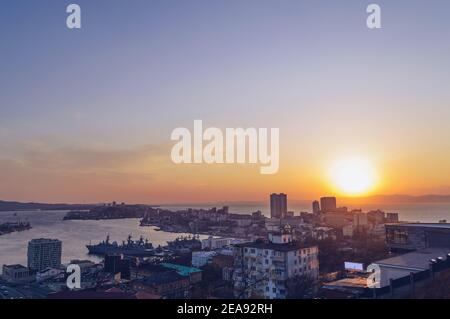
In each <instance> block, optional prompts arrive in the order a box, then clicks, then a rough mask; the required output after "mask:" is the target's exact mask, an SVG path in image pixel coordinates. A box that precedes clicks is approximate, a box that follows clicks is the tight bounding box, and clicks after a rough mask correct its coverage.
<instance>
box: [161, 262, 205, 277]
mask: <svg viewBox="0 0 450 319" xmlns="http://www.w3.org/2000/svg"><path fill="white" fill-rule="evenodd" d="M161 266H164V267H166V268H169V269H173V270H175V271H176V272H177V273H178V274H179V275H181V276H189V275H190V274H192V273H196V272H201V270H200V269H198V268H195V267H188V266H183V265H177V264H169V263H163V264H161Z"/></svg>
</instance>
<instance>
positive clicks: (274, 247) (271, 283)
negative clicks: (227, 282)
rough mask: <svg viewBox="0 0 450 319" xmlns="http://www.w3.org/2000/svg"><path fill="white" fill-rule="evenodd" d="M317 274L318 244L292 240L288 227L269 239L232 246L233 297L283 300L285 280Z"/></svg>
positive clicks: (285, 288)
mask: <svg viewBox="0 0 450 319" xmlns="http://www.w3.org/2000/svg"><path fill="white" fill-rule="evenodd" d="M318 275H319V261H318V247H317V246H314V245H304V244H301V243H299V242H295V241H293V240H292V234H291V233H290V231H289V229H288V228H285V230H284V231H283V232H281V233H273V234H270V236H269V241H256V242H252V243H244V244H238V245H235V248H234V274H233V281H234V294H235V297H237V298H249V297H258V298H265V299H285V298H287V297H288V282H289V281H290V279H293V278H295V277H304V278H308V279H310V280H311V281H312V282H315V281H317V279H318Z"/></svg>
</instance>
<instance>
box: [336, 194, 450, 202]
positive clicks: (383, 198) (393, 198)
mask: <svg viewBox="0 0 450 319" xmlns="http://www.w3.org/2000/svg"><path fill="white" fill-rule="evenodd" d="M339 200H341V201H344V202H350V203H352V202H365V203H384V204H389V203H396V204H400V203H405V204H406V203H411V204H413V203H450V195H433V194H430V195H420V196H412V195H401V194H396V195H374V196H368V197H359V198H351V197H348V198H340V199H339Z"/></svg>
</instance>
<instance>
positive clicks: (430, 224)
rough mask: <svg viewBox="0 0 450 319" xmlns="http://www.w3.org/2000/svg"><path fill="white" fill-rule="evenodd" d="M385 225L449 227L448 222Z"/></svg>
mask: <svg viewBox="0 0 450 319" xmlns="http://www.w3.org/2000/svg"><path fill="white" fill-rule="evenodd" d="M386 226H394V227H397V226H400V227H427V228H444V229H450V224H449V223H403V224H387V225H386Z"/></svg>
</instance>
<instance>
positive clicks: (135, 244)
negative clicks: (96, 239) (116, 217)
mask: <svg viewBox="0 0 450 319" xmlns="http://www.w3.org/2000/svg"><path fill="white" fill-rule="evenodd" d="M86 247H87V249H88V250H89V254H92V255H99V256H105V255H113V254H121V255H126V256H132V257H150V256H154V255H155V249H154V248H153V245H152V243H150V242H149V241H148V240H147V239H145V240H144V238H143V237H142V236H141V237H140V239H139V240H137V241H134V240H132V236H131V235H129V236H128V239H127V241H126V242H125V241H123V242H122V244H121V245H119V244H118V243H117V242H112V243H111V242H110V241H109V235H108V236H107V237H106V240H105V241H102V242H101V243H99V244H97V245H91V244H89V245H86Z"/></svg>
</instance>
